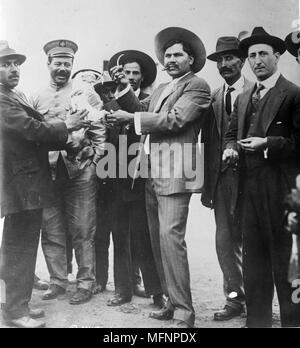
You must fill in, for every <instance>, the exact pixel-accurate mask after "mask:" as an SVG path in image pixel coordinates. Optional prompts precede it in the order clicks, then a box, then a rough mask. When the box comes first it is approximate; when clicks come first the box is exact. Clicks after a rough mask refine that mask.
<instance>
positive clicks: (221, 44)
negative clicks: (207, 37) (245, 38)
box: [207, 36, 243, 62]
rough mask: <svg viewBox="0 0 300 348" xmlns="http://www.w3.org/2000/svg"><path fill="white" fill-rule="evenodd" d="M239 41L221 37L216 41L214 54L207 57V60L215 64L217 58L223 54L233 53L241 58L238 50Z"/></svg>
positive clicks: (235, 38) (231, 37) (232, 37)
mask: <svg viewBox="0 0 300 348" xmlns="http://www.w3.org/2000/svg"><path fill="white" fill-rule="evenodd" d="M239 44H240V40H239V39H238V38H237V37H234V36H223V37H220V38H219V39H218V41H217V46H216V52H214V53H212V54H210V55H209V56H207V59H209V60H212V61H214V62H216V61H217V60H218V58H219V57H220V56H221V55H222V54H224V53H229V52H231V53H235V54H236V55H238V56H242V55H243V53H242V51H241V50H240V48H239Z"/></svg>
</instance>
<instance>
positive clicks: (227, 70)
mask: <svg viewBox="0 0 300 348" xmlns="http://www.w3.org/2000/svg"><path fill="white" fill-rule="evenodd" d="M226 72H229V73H231V72H232V69H229V68H223V69H221V70H220V73H221V74H223V73H226Z"/></svg>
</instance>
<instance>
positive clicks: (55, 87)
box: [50, 79, 72, 91]
mask: <svg viewBox="0 0 300 348" xmlns="http://www.w3.org/2000/svg"><path fill="white" fill-rule="evenodd" d="M71 84H72V82H71V80H69V81H68V82H67V83H66V84H65V85H63V86H58V85H57V84H56V83H55V82H54V81H53V80H52V79H51V81H50V87H52V88H53V89H55V90H56V91H59V90H61V89H63V88H66V87H68V86H71Z"/></svg>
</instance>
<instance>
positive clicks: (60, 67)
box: [48, 57, 73, 85]
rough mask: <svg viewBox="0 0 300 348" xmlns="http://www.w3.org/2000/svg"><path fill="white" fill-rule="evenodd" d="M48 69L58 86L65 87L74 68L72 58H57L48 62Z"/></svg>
mask: <svg viewBox="0 0 300 348" xmlns="http://www.w3.org/2000/svg"><path fill="white" fill-rule="evenodd" d="M48 68H49V71H50V76H51V78H52V80H53V81H54V82H55V83H56V84H58V85H64V84H66V83H67V82H68V81H69V78H70V76H71V72H72V68H73V59H72V58H63V57H61V58H60V57H57V58H52V61H51V63H49V62H48Z"/></svg>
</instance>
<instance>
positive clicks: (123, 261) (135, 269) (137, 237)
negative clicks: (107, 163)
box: [95, 50, 164, 308]
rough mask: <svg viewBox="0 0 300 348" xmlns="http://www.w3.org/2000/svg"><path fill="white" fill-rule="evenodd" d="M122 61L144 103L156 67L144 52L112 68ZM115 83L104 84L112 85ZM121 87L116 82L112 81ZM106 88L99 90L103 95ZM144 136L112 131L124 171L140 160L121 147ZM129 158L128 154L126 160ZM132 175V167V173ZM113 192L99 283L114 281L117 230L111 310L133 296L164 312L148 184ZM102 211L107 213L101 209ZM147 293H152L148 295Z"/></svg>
mask: <svg viewBox="0 0 300 348" xmlns="http://www.w3.org/2000/svg"><path fill="white" fill-rule="evenodd" d="M117 62H119V64H120V65H122V67H123V69H124V73H125V75H126V77H127V78H128V80H129V82H130V85H131V86H132V89H133V91H134V93H135V95H136V96H137V98H138V99H139V100H143V99H145V98H147V97H148V96H149V95H148V94H146V93H145V92H143V90H142V89H144V88H147V87H149V86H151V85H152V83H153V82H154V80H155V78H156V73H157V69H156V64H155V62H154V61H153V59H152V58H151V57H150V56H149V55H147V54H146V53H144V52H141V51H137V50H125V51H121V52H118V53H116V54H115V55H114V56H113V57H112V58H111V59H110V61H109V64H108V69H110V68H111V67H114V66H115V65H116V64H117ZM110 83H111V82H109V81H106V82H105V81H104V82H103V87H105V85H107V86H109V84H110ZM112 83H113V84H114V85H115V86H117V85H116V83H115V82H112ZM100 87H101V84H97V85H96V86H95V89H96V90H98V91H99V92H100V94H101V89H100ZM113 103H115V104H117V102H116V100H111V101H109V102H108V103H105V104H104V108H105V109H106V110H111V109H110V107H111V106H112V108H113V109H114V107H117V108H120V107H119V106H118V105H113ZM119 135H120V136H122V138H123V139H125V138H126V144H125V143H124V142H123V141H120V142H119V141H118V139H116V137H117V138H118V136H119ZM139 138H140V136H139V135H137V134H136V133H135V132H134V128H133V127H127V126H126V125H123V126H115V127H110V128H108V142H111V143H112V144H114V145H115V146H116V148H117V152H118V154H119V155H118V156H117V158H118V160H117V162H118V167H119V166H123V165H124V164H125V166H126V164H127V163H130V162H131V161H132V160H134V158H135V156H132V155H128V151H125V152H124V150H125V149H122V148H121V147H122V146H124V147H126V146H127V149H126V150H128V149H129V147H130V146H131V145H132V144H135V143H139ZM120 154H123V155H120ZM126 170H127V168H126ZM108 186H109V187H110V189H111V192H110V196H109V197H108V199H107V201H108V200H110V202H109V203H108V206H109V207H111V209H110V211H109V214H110V215H111V217H110V221H111V229H110V230H107V228H106V224H105V223H103V222H104V220H105V216H103V215H102V214H101V213H100V214H99V218H98V227H97V237H96V260H97V262H96V278H97V282H100V284H98V286H100V287H103V286H105V285H106V282H107V276H108V267H107V266H108V245H109V235H110V231H112V235H113V243H114V281H115V295H114V297H113V298H112V299H110V300H109V301H108V305H109V306H120V305H122V304H124V303H126V302H129V301H131V299H132V295H133V294H134V295H136V296H140V297H148V295H152V296H153V300H154V304H156V305H158V307H159V308H161V307H163V305H164V301H163V294H162V289H161V285H160V280H159V277H158V273H157V269H156V266H155V262H154V258H153V252H152V248H151V242H150V236H149V230H148V223H147V215H146V207H145V180H144V179H138V180H135V182H134V183H133V180H132V178H130V177H128V178H120V177H118V176H117V178H116V179H109V180H106V185H105V190H106V192H107V190H108ZM104 201H105V197H104V196H103V195H101V194H100V198H99V203H100V204H101V205H102V208H104V210H105V207H104V204H102V203H104ZM100 210H101V209H100ZM139 268H140V269H141V271H142V276H143V281H144V285H145V289H144V288H143V287H142V285H141V277H140V272H139ZM145 290H146V292H145Z"/></svg>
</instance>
